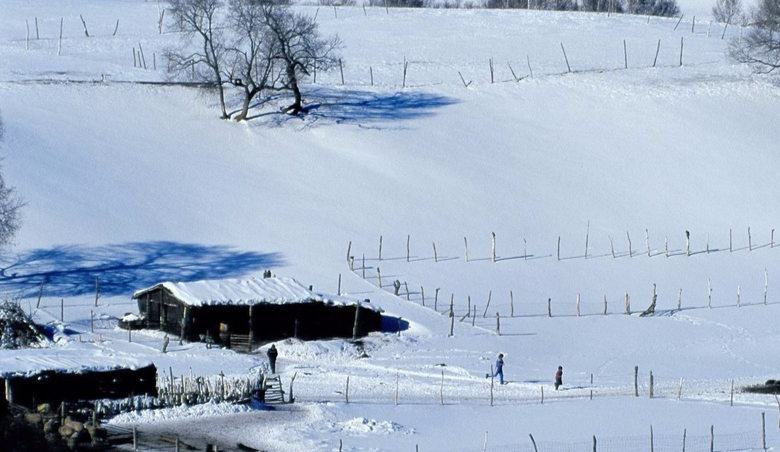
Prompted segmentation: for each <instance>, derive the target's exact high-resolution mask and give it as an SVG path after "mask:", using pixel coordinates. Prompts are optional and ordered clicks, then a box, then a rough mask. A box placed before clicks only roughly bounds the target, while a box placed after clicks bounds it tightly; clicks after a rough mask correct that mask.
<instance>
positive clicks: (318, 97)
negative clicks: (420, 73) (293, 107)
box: [248, 88, 457, 129]
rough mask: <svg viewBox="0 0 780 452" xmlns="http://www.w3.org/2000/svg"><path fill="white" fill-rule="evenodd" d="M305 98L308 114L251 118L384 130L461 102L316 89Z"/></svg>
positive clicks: (406, 94)
mask: <svg viewBox="0 0 780 452" xmlns="http://www.w3.org/2000/svg"><path fill="white" fill-rule="evenodd" d="M304 96H305V97H304V100H305V104H304V111H303V113H301V114H299V115H295V116H291V115H288V114H285V113H282V112H281V111H278V110H277V111H273V110H271V111H268V110H266V111H264V112H262V111H261V112H259V113H258V114H256V115H254V116H251V117H250V118H248V119H250V120H260V119H263V120H264V123H265V125H269V123H270V125H275V126H282V125H285V124H288V123H291V122H292V123H293V124H296V123H298V122H301V121H303V125H304V126H306V127H313V126H315V125H327V124H352V125H358V126H360V127H366V128H377V129H381V128H383V127H382V126H381V125H380V124H382V123H392V122H396V121H401V120H410V119H419V118H424V117H429V116H432V115H434V114H435V110H436V109H439V108H443V107H446V106H448V105H453V104H455V103H456V102H457V100H456V99H454V98H451V97H446V96H440V95H437V94H431V93H423V92H412V91H399V92H392V93H381V92H376V91H360V90H335V89H325V88H315V89H313V90H310V91H308V92H307V93H305V95H304Z"/></svg>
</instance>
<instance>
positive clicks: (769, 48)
mask: <svg viewBox="0 0 780 452" xmlns="http://www.w3.org/2000/svg"><path fill="white" fill-rule="evenodd" d="M751 19H752V25H753V27H752V28H751V29H750V30H749V31H748V32H747V33H746V35H745V36H744V37H743V38H742V39H740V40H734V41H732V43H731V46H730V48H729V55H730V56H731V57H732V58H733V59H735V60H736V61H738V62H740V63H747V64H749V65H750V66H752V67H753V70H754V71H755V72H756V73H769V72H772V71H774V70H775V69H778V68H780V0H759V3H758V5H757V6H756V7H755V9H754V10H753V13H752V14H751Z"/></svg>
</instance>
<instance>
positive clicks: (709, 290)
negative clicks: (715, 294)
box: [707, 279, 712, 309]
mask: <svg viewBox="0 0 780 452" xmlns="http://www.w3.org/2000/svg"><path fill="white" fill-rule="evenodd" d="M707 308H708V309H709V308H712V282H711V281H710V280H709V279H707Z"/></svg>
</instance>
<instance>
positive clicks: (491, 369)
mask: <svg viewBox="0 0 780 452" xmlns="http://www.w3.org/2000/svg"><path fill="white" fill-rule="evenodd" d="M494 376H495V374H494V373H493V366H492V365H491V366H490V406H493V382H494V381H495V380H494V378H493V377H494Z"/></svg>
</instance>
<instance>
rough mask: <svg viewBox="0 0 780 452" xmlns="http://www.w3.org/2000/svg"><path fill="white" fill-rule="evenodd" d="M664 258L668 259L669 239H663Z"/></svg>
mask: <svg viewBox="0 0 780 452" xmlns="http://www.w3.org/2000/svg"><path fill="white" fill-rule="evenodd" d="M664 256H666V257H669V238H668V237H664Z"/></svg>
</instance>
